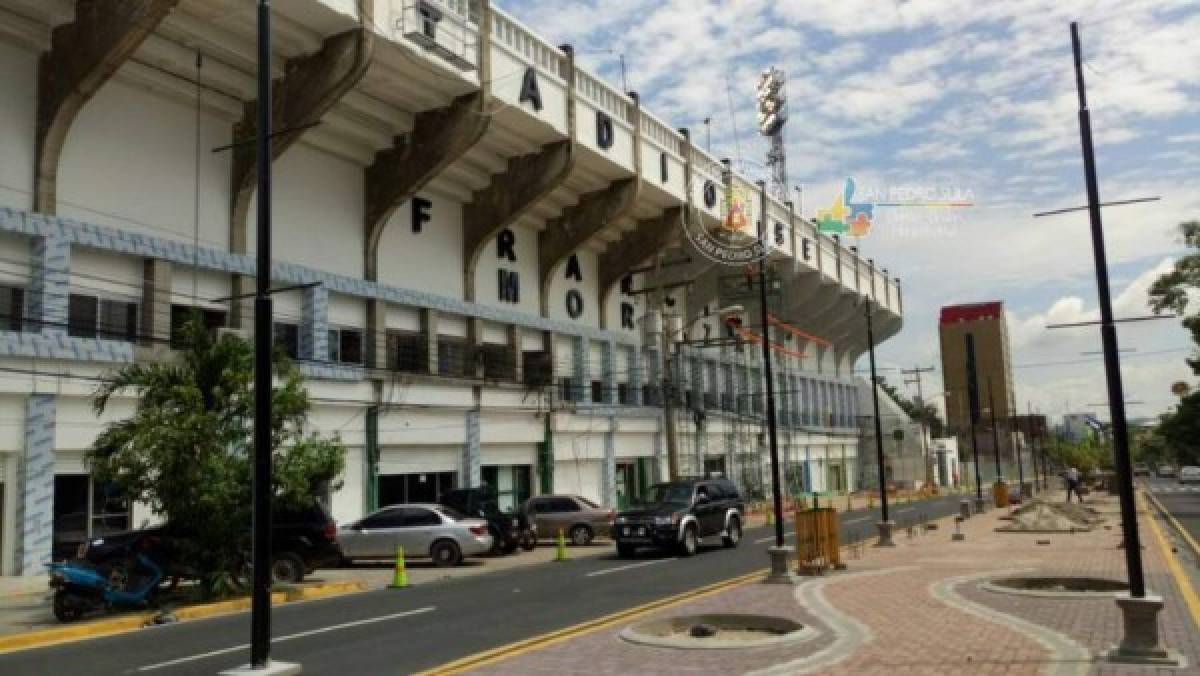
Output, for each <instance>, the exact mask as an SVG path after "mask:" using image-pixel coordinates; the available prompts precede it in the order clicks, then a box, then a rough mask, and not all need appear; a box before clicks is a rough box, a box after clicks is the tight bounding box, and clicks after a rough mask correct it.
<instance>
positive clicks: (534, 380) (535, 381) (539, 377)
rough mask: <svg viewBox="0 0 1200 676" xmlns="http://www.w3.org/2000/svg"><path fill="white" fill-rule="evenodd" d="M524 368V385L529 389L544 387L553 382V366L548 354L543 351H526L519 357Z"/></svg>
mask: <svg viewBox="0 0 1200 676" xmlns="http://www.w3.org/2000/svg"><path fill="white" fill-rule="evenodd" d="M521 360H522V361H523V362H524V366H525V373H524V375H525V384H526V385H529V386H530V387H545V386H546V385H549V384H550V383H551V382H552V381H553V380H554V364H553V363H552V362H551V360H550V353H549V352H546V351H545V350H536V351H533V350H531V351H526V352H524V353H523V354H522V355H521Z"/></svg>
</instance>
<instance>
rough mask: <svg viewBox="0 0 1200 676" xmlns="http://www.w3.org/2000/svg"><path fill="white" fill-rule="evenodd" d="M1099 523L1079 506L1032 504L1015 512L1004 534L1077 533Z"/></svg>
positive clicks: (1002, 529)
mask: <svg viewBox="0 0 1200 676" xmlns="http://www.w3.org/2000/svg"><path fill="white" fill-rule="evenodd" d="M1098 521H1099V518H1098V517H1097V516H1096V515H1095V513H1093V512H1090V511H1087V510H1086V508H1084V507H1082V506H1079V505H1064V504H1055V503H1049V502H1041V501H1037V502H1032V503H1030V504H1028V505H1025V506H1024V507H1021V508H1020V509H1018V510H1016V511H1014V512H1013V515H1012V520H1011V522H1010V523H1009V525H1007V526H1004V527H1003V528H997V529H996V530H997V531H1000V532H1003V533H1076V532H1083V531H1090V530H1091V529H1092V525H1093V524H1095V523H1096V522H1098Z"/></svg>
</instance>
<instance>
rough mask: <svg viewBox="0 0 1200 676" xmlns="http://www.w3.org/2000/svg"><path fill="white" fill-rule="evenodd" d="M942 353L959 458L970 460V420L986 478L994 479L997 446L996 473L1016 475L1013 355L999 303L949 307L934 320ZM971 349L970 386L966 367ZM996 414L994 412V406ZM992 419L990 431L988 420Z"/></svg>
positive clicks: (949, 420) (949, 419)
mask: <svg viewBox="0 0 1200 676" xmlns="http://www.w3.org/2000/svg"><path fill="white" fill-rule="evenodd" d="M938 334H939V337H940V339H941V349H942V381H943V385H944V389H945V391H946V422H947V424H948V425H949V426H950V429H951V431H952V432H953V433H954V434H955V435H956V436H957V437H958V439H959V440H960V441H961V443H962V446H961V448H962V449H963V451H962V452H963V455H964V457H967V458H973V452H974V450H975V449H973V448H972V439H971V421H972V418H973V419H974V421H975V425H974V426H975V442H974V443H976V444H977V445H978V452H979V465H980V470H981V474H982V476H983V478H984V480H990V479H992V478H994V477H995V475H996V462H995V457H996V456H995V447H996V443H997V442H998V443H999V456H1000V463H999V464H1000V467H1001V469H1000V473H1001V474H1002V475H1003V476H1006V477H1015V476H1016V473H1017V472H1016V465H1017V462H1016V456H1015V450H1014V449H1016V448H1017V447H1018V441H1017V439H1016V438H1015V434H1014V432H1015V426H1014V425H1013V424H1012V417H1013V416H1014V415H1016V413H1017V411H1016V406H1015V402H1014V400H1013V399H1014V397H1013V379H1012V357H1011V355H1010V352H1009V343H1008V324H1007V321H1006V317H1005V313H1004V303H1003V302H1002V301H991V302H986V303H971V304H967V305H949V306H946V307H943V308H942V311H941V316H940V318H939V321H938ZM968 343H970V344H971V346H972V349H971V350H970V352H971V355H970V357H971V359H972V360H973V366H974V387H972V386H971V379H970V373H969V369H968V356H969V355H968V347H967V346H968ZM993 406H994V407H995V411H994V412H993V411H992V407H993ZM993 418H994V419H995V421H996V425H995V427H996V429H995V431H994V432H993V429H992V420H993Z"/></svg>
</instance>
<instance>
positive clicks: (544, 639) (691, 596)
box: [417, 570, 766, 676]
mask: <svg viewBox="0 0 1200 676" xmlns="http://www.w3.org/2000/svg"><path fill="white" fill-rule="evenodd" d="M765 572H766V570H757V571H754V572H753V573H747V574H745V575H739V576H738V577H734V578H730V579H728V580H723V581H721V582H717V583H714V584H710V585H707V586H704V587H699V588H697V589H693V590H691V591H686V592H683V593H681V594H676V595H674V596H668V597H666V598H663V599H659V600H657V601H651V602H650V603H645V604H642V605H640V606H634V607H632V608H626V609H625V610H621V611H618V612H615V613H612V614H611V615H605V616H603V617H599V618H596V619H594V620H588V621H586V622H580V623H579V624H576V625H572V626H570V627H566V628H563V629H558V630H555V631H552V632H549V633H546V634H542V635H541V636H534V637H533V638H528V639H525V640H523V641H517V642H515V643H509V644H508V645H503V646H500V647H499V648H492V649H490V650H485V651H483V652H479V653H475V654H474V655H468V656H466V657H463V658H459V659H457V660H454V661H453V662H447V663H446V664H443V665H441V666H438V667H434V668H433V669H429V670H427V671H422V672H418V674H417V676H433V675H434V674H437V675H439V676H444V675H448V674H459V673H462V672H464V671H466V670H468V669H477V668H479V667H483V666H487V665H489V664H494V663H496V662H502V661H504V660H507V659H509V658H512V657H516V656H518V655H523V654H525V653H529V652H533V651H535V650H540V649H542V648H547V647H549V646H552V645H554V644H556V643H561V642H563V641H566V640H568V639H572V638H575V637H577V636H582V635H583V634H587V633H590V632H593V631H597V630H599V629H604V628H607V627H611V626H613V625H615V624H619V623H621V622H625V621H628V620H632V619H634V618H636V617H640V616H642V615H646V614H648V613H651V612H653V611H656V610H662V609H664V608H670V607H672V606H677V605H679V604H682V603H687V602H688V601H695V600H697V599H701V598H704V597H706V596H711V595H713V594H716V593H718V592H722V591H725V590H727V589H732V588H734V587H737V586H739V585H743V584H746V583H747V582H751V581H753V580H755V579H759V578H761V577H762V575H763V574H764V573H765Z"/></svg>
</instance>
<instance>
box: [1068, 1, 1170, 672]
mask: <svg viewBox="0 0 1200 676" xmlns="http://www.w3.org/2000/svg"><path fill="white" fill-rule="evenodd" d="M1071 47H1072V51H1073V52H1074V57H1075V84H1076V87H1077V88H1078V91H1079V138H1080V142H1081V145H1082V146H1083V171H1084V177H1085V178H1086V180H1087V197H1088V216H1089V221H1090V223H1091V230H1092V255H1093V256H1094V257H1095V261H1096V291H1097V296H1098V297H1099V301H1100V337H1101V339H1102V340H1103V344H1104V375H1105V379H1106V380H1107V381H1108V406H1109V411H1110V412H1111V414H1112V435H1113V451H1114V455H1115V456H1116V457H1115V460H1116V466H1117V485H1118V487H1119V492H1120V497H1121V530H1122V534H1123V535H1124V538H1125V543H1124V544H1125V566H1126V568H1128V571H1129V595H1128V596H1125V595H1121V596H1118V597H1117V606H1118V607H1119V608H1120V609H1121V615H1122V620H1123V622H1122V625H1123V628H1124V636H1123V637H1122V638H1121V643H1120V644H1119V645H1118V646H1117V647H1116V649H1114V650H1113V651H1111V652H1110V653H1108V658H1109V659H1110V660H1112V661H1116V662H1134V663H1140V664H1150V665H1158V666H1178V665H1179V664H1181V662H1182V658H1181V657H1180V656H1179V655H1178V654H1176V653H1173V652H1169V651H1167V650H1166V649H1165V648H1164V647H1163V646H1162V644H1161V643H1160V641H1159V637H1158V614H1159V613H1160V612H1162V609H1163V599H1162V597H1161V596H1155V595H1148V594H1147V593H1146V579H1145V575H1144V572H1143V571H1142V542H1141V537H1140V536H1139V534H1138V521H1137V520H1138V517H1137V506H1136V505H1135V504H1134V498H1133V463H1132V462H1131V460H1130V457H1129V429H1128V425H1127V423H1126V421H1125V392H1124V388H1123V387H1122V384H1121V363H1120V361H1119V357H1118V352H1119V350H1118V348H1117V328H1116V325H1115V323H1114V322H1113V311H1112V297H1111V295H1110V293H1109V288H1108V261H1107V260H1106V254H1105V250H1104V225H1103V223H1102V221H1101V219H1100V187H1099V184H1098V181H1097V179H1096V156H1095V150H1094V148H1093V147H1092V117H1091V113H1090V112H1089V111H1088V105H1087V91H1086V88H1085V86H1084V82H1083V55H1082V48H1081V47H1080V44H1079V24H1077V23H1075V22H1072V23H1071Z"/></svg>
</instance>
